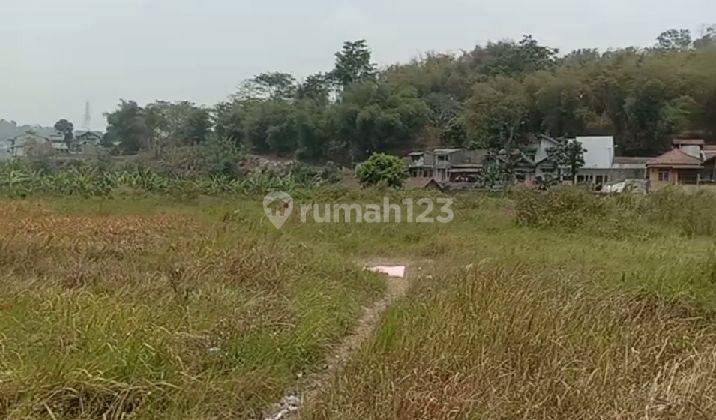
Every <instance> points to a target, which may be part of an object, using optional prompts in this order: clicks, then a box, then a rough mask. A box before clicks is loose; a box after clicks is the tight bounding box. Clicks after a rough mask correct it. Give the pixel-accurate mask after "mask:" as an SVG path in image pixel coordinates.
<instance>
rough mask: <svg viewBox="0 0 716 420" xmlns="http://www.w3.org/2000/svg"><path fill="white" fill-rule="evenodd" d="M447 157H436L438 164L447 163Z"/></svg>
mask: <svg viewBox="0 0 716 420" xmlns="http://www.w3.org/2000/svg"><path fill="white" fill-rule="evenodd" d="M447 161H448V155H438V162H447Z"/></svg>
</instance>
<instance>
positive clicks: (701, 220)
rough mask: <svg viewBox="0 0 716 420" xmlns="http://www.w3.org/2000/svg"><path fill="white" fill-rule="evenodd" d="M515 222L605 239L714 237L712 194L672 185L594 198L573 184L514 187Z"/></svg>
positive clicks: (715, 196)
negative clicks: (542, 188) (647, 192)
mask: <svg viewBox="0 0 716 420" xmlns="http://www.w3.org/2000/svg"><path fill="white" fill-rule="evenodd" d="M512 197H513V198H514V199H515V216H516V221H517V223H518V224H520V225H523V226H532V227H549V228H564V229H568V230H578V231H581V232H588V233H593V234H597V235H602V236H609V237H618V238H623V237H642V238H646V237H651V236H656V235H664V234H668V233H681V234H683V235H687V236H694V235H711V236H713V235H716V212H714V211H713V209H714V208H716V194H714V193H711V192H708V191H699V192H696V193H689V192H687V191H684V190H681V189H677V188H673V189H668V188H667V189H664V190H661V191H658V192H655V193H653V194H650V195H647V196H637V195H630V194H621V195H617V196H598V195H594V194H592V193H590V192H589V191H587V190H585V189H582V188H578V187H569V188H555V189H551V190H549V191H535V190H528V189H517V190H514V191H513V193H512Z"/></svg>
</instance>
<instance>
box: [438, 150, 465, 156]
mask: <svg viewBox="0 0 716 420" xmlns="http://www.w3.org/2000/svg"><path fill="white" fill-rule="evenodd" d="M461 150H462V149H435V153H437V154H440V155H449V154H451V153H456V152H459V151H461Z"/></svg>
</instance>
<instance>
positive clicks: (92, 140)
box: [0, 120, 104, 160]
mask: <svg viewBox="0 0 716 420" xmlns="http://www.w3.org/2000/svg"><path fill="white" fill-rule="evenodd" d="M103 136H104V133H103V132H101V131H91V130H76V131H74V134H73V136H72V139H67V138H65V134H64V133H62V132H60V131H57V130H55V129H54V128H50V127H42V126H31V125H17V123H15V122H12V121H6V120H0V160H8V159H11V158H14V157H23V156H26V155H27V153H28V151H29V150H30V149H31V148H33V147H35V148H38V149H45V150H50V151H54V152H57V153H58V154H67V155H69V154H82V153H87V152H89V151H90V149H92V148H96V147H98V146H99V145H100V142H101V141H102V137H103ZM68 140H69V141H68Z"/></svg>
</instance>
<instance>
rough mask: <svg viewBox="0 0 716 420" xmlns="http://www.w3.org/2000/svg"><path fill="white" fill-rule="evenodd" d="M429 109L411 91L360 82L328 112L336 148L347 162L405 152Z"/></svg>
mask: <svg viewBox="0 0 716 420" xmlns="http://www.w3.org/2000/svg"><path fill="white" fill-rule="evenodd" d="M428 113H429V109H428V107H427V105H426V104H425V102H423V101H422V100H420V99H419V98H418V97H417V93H416V92H415V90H414V89H400V90H397V91H396V90H393V89H392V88H391V87H390V86H388V85H386V84H381V83H361V84H355V85H353V86H351V88H350V89H348V90H347V91H346V92H344V95H343V100H342V101H341V103H339V104H337V105H336V106H334V107H333V109H332V110H331V116H330V118H331V124H332V129H333V130H334V135H335V139H336V140H337V141H338V142H339V144H340V146H339V147H338V148H340V149H343V150H344V151H346V150H347V151H348V156H345V159H346V160H348V161H349V162H354V161H356V160H361V159H364V158H366V157H367V156H369V155H370V154H372V153H374V152H392V151H395V152H400V153H402V152H405V151H407V150H409V149H410V148H411V147H412V145H413V144H414V142H415V139H416V137H417V135H418V133H419V132H420V130H422V128H423V127H424V126H425V124H426V123H427V121H428Z"/></svg>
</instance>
